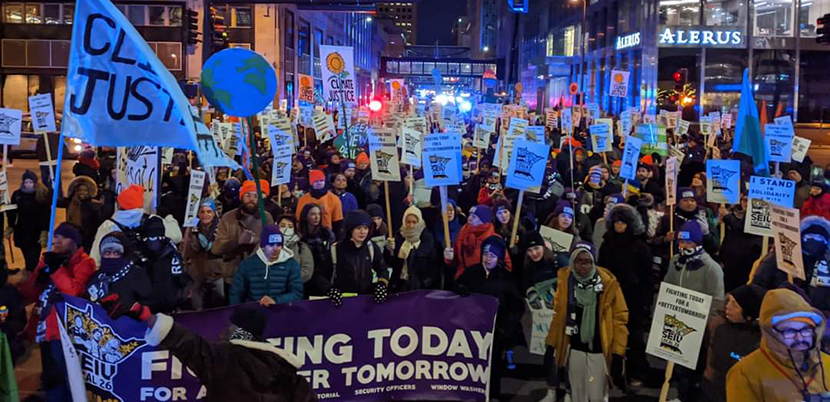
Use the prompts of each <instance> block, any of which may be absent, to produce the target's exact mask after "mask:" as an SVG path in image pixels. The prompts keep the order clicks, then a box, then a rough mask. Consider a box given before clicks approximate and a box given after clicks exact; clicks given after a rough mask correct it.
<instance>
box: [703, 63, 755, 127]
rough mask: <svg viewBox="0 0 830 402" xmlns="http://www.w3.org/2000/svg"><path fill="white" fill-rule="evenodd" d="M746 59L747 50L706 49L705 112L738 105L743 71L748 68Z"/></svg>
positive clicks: (727, 108) (723, 110) (723, 109)
mask: <svg viewBox="0 0 830 402" xmlns="http://www.w3.org/2000/svg"><path fill="white" fill-rule="evenodd" d="M756 54H757V53H756ZM746 61H747V52H746V51H745V50H737V49H709V50H707V51H706V71H705V83H706V86H705V90H704V91H703V106H704V112H705V113H708V112H711V111H720V112H726V111H728V110H731V109H732V108H733V107H737V106H738V103H739V102H740V96H741V82H742V81H743V71H744V69H745V68H747V62H746Z"/></svg>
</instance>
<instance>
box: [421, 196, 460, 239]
mask: <svg viewBox="0 0 830 402" xmlns="http://www.w3.org/2000/svg"><path fill="white" fill-rule="evenodd" d="M437 212H438V213H437V214H436V219H435V221H434V222H432V224H431V225H429V227H431V228H432V237H433V238H434V239H435V241H436V242H438V245H439V246H440V249H445V248H447V245H446V244H445V239H444V218H443V217H442V216H441V208H440V206H439V207H438V208H437ZM462 219H463V220H464V221H466V217H465V216H463V215H461V214H460V213H459V211H458V204H457V203H456V202H455V200H453V199H452V198H450V199H448V200H447V221H448V223H449V224H448V226H447V229H448V230H449V234H450V243H451V244H455V240H456V239H457V238H458V233H460V232H461V228H462V227H463V225H464V224H463V223H461V222H462Z"/></svg>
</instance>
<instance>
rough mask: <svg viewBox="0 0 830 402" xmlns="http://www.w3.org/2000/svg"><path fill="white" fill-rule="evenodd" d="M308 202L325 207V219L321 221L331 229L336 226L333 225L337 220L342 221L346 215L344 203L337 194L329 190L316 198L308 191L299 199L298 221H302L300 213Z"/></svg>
mask: <svg viewBox="0 0 830 402" xmlns="http://www.w3.org/2000/svg"><path fill="white" fill-rule="evenodd" d="M306 204H317V205H319V206H320V208H322V209H323V219H322V220H321V221H320V222H321V224H322V225H323V226H325V227H327V228H328V229H329V230H331V229H332V228H333V227H334V226H333V225H334V223H335V222H340V221H342V220H343V217H344V216H345V215H344V214H343V205H342V204H341V202H340V198H338V197H337V196H336V195H334V194H332V193H331V192H327V193H326V194H325V195H324V196H322V197H320V198H314V197H313V196H312V195H311V193H307V194H304V195H303V196H302V197H300V199H299V200H298V201H297V213H296V214H297V215H296V218H297V221H300V214H302V212H303V207H305V205H306Z"/></svg>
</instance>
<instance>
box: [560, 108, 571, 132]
mask: <svg viewBox="0 0 830 402" xmlns="http://www.w3.org/2000/svg"><path fill="white" fill-rule="evenodd" d="M573 129H574V126H573V114H572V112H571V108H565V109H563V110H562V131H563V132H564V133H566V134H569V133H571V132H573Z"/></svg>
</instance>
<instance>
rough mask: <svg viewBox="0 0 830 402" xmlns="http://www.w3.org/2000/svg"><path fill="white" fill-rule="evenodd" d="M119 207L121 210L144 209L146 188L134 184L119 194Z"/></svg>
mask: <svg viewBox="0 0 830 402" xmlns="http://www.w3.org/2000/svg"><path fill="white" fill-rule="evenodd" d="M118 206H119V207H120V208H121V210H124V211H127V210H130V209H138V208H144V187H142V186H139V185H138V184H133V185H132V186H130V187H127V188H126V189H124V190H122V191H121V194H118Z"/></svg>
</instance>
